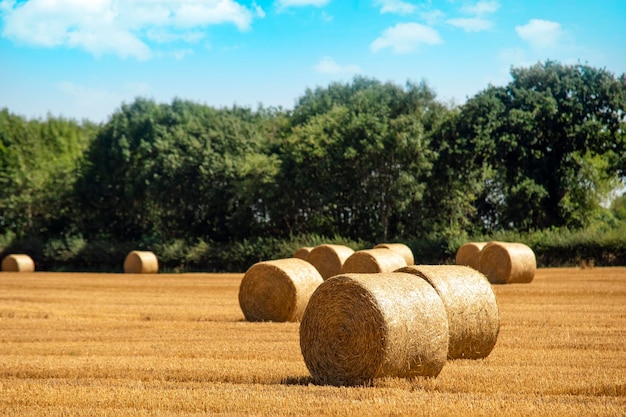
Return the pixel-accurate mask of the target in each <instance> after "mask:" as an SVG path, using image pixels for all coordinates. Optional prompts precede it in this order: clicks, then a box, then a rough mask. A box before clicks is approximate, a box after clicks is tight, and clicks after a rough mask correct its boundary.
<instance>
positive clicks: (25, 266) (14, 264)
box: [2, 254, 35, 272]
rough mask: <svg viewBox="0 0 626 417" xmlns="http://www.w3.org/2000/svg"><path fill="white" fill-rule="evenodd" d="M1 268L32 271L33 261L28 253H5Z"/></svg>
mask: <svg viewBox="0 0 626 417" xmlns="http://www.w3.org/2000/svg"><path fill="white" fill-rule="evenodd" d="M2 270H3V271H5V272H34V271H35V262H34V261H33V259H32V258H31V257H30V256H28V255H24V254H13V255H7V256H5V258H4V259H3V260H2Z"/></svg>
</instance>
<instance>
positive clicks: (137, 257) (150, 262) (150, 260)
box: [124, 250, 159, 274]
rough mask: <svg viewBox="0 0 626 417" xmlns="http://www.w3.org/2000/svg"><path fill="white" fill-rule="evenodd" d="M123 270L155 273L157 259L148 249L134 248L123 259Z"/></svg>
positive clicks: (129, 272)
mask: <svg viewBox="0 0 626 417" xmlns="http://www.w3.org/2000/svg"><path fill="white" fill-rule="evenodd" d="M124 272H125V273H127V274H156V273H157V272H159V261H158V259H157V257H156V255H155V254H154V253H152V252H150V251H139V250H134V251H132V252H130V253H129V254H128V255H126V259H124Z"/></svg>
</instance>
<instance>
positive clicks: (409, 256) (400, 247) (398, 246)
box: [374, 243, 415, 265]
mask: <svg viewBox="0 0 626 417" xmlns="http://www.w3.org/2000/svg"><path fill="white" fill-rule="evenodd" d="M379 248H386V249H391V250H392V251H394V252H396V253H397V254H399V255H402V257H403V258H404V260H405V261H406V264H407V265H413V264H414V263H415V258H414V257H413V251H412V250H411V248H409V247H408V246H407V245H405V244H404V243H379V244H378V245H376V246H374V249H379Z"/></svg>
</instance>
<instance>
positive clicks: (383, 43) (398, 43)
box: [370, 23, 443, 54]
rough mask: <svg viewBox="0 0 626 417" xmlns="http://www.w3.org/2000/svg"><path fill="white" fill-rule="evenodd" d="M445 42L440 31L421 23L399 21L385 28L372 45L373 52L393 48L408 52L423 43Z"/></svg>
mask: <svg viewBox="0 0 626 417" xmlns="http://www.w3.org/2000/svg"><path fill="white" fill-rule="evenodd" d="M440 43H443V40H442V39H441V37H440V36H439V33H438V32H437V31H436V30H435V29H433V28H431V27H429V26H424V25H420V24H419V23H398V24H397V25H395V26H393V27H390V28H388V29H385V31H383V33H382V35H381V36H380V37H378V38H377V39H376V40H374V42H372V44H371V45H370V50H371V51H372V52H378V51H380V50H381V49H385V48H391V49H392V50H393V51H394V52H395V53H397V54H408V53H411V52H413V51H415V50H417V49H418V48H419V47H420V46H421V45H436V44H440Z"/></svg>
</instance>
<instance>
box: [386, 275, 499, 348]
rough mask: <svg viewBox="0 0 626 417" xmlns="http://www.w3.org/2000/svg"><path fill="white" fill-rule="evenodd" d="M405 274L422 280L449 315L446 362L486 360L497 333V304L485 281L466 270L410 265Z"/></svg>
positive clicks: (483, 278)
mask: <svg viewBox="0 0 626 417" xmlns="http://www.w3.org/2000/svg"><path fill="white" fill-rule="evenodd" d="M397 272H404V273H409V274H414V275H417V276H419V277H421V278H424V279H425V280H426V281H427V282H428V283H429V284H430V285H432V286H433V288H434V289H435V291H437V293H438V294H439V296H440V297H441V300H442V301H443V304H444V306H445V307H446V312H447V315H448V329H449V333H450V341H449V344H448V359H480V358H486V357H487V356H488V355H489V354H490V353H491V351H492V350H493V348H494V346H495V344H496V341H497V339H498V333H499V331H500V315H499V312H498V303H497V302H496V296H495V294H494V293H493V290H492V288H491V285H489V281H487V278H486V277H485V276H484V275H483V274H481V273H480V272H478V271H476V270H475V269H473V268H470V267H468V266H455V265H413V266H407V267H406V268H401V269H399V270H398V271H397Z"/></svg>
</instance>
